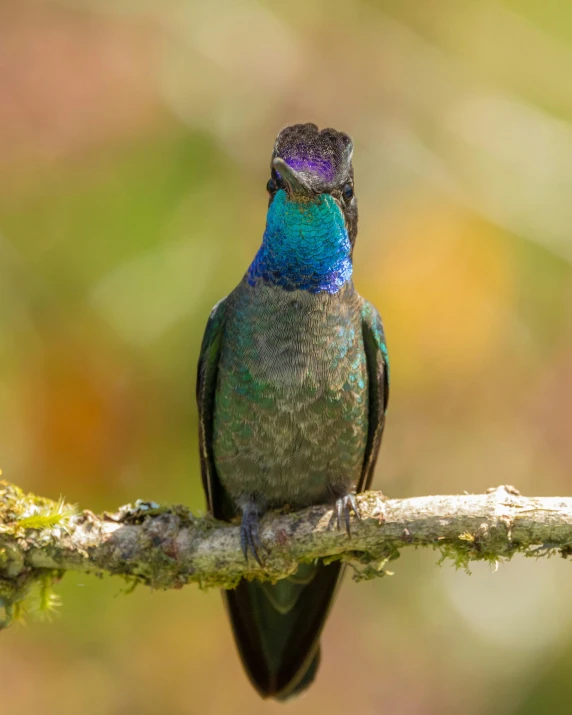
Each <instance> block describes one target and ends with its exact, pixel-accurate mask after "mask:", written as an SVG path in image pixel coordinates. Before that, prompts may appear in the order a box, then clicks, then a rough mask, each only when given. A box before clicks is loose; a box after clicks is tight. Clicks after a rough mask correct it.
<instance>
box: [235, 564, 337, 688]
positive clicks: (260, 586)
mask: <svg viewBox="0 0 572 715" xmlns="http://www.w3.org/2000/svg"><path fill="white" fill-rule="evenodd" d="M341 572H342V566H341V564H340V563H339V562H335V563H332V564H328V565H325V564H323V563H321V562H319V563H318V564H316V565H309V564H301V565H300V567H299V568H298V571H297V572H296V574H294V575H293V576H290V577H289V578H285V579H282V580H280V581H278V582H277V583H275V584H270V583H260V582H257V581H245V580H244V579H243V580H242V581H240V583H239V584H238V586H237V588H236V589H234V590H232V591H225V592H224V596H225V600H226V604H227V608H228V612H229V614H230V620H231V624H232V629H233V632H234V638H235V641H236V644H237V647H238V651H239V653H240V657H241V658H242V662H243V664H244V667H245V670H246V672H247V673H248V675H249V677H250V680H251V682H252V684H253V685H254V687H255V688H256V690H258V692H259V693H260V695H261V696H262V697H265V698H266V697H272V698H275V699H277V700H287V699H289V698H290V697H292V696H294V695H297V694H298V693H300V692H301V691H302V690H304V689H305V688H307V687H308V686H309V685H310V683H311V682H312V681H313V680H314V677H315V675H316V671H317V670H318V665H319V662H320V642H319V639H320V634H321V632H322V628H323V626H324V622H325V620H326V616H327V615H328V611H329V608H330V605H331V602H332V598H333V596H334V593H335V591H336V586H337V584H338V582H339V580H340V577H341Z"/></svg>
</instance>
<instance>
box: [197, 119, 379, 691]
mask: <svg viewBox="0 0 572 715" xmlns="http://www.w3.org/2000/svg"><path fill="white" fill-rule="evenodd" d="M352 151H353V145H352V141H351V139H350V137H349V136H348V135H347V134H344V133H342V132H338V131H336V130H334V129H323V130H322V131H318V128H317V127H316V125H315V124H296V125H294V126H291V127H287V128H286V129H284V130H283V131H281V132H280V134H279V135H278V138H277V139H276V143H275V146H274V152H273V154H272V160H271V178H270V180H269V181H268V185H267V190H268V193H269V195H270V200H269V205H268V214H267V220H266V230H265V232H264V236H263V239H262V245H261V247H260V249H259V251H258V253H257V254H256V256H255V258H254V260H253V262H252V264H251V265H250V267H249V269H248V271H247V273H246V275H245V276H244V278H243V280H242V281H241V282H240V284H239V285H238V286H237V287H236V288H235V289H234V290H233V291H232V293H230V295H228V296H227V297H226V298H224V299H223V300H221V301H220V302H219V303H217V305H216V306H215V307H214V308H213V310H212V312H211V315H210V318H209V320H208V323H207V327H206V331H205V335H204V338H203V343H202V347H201V354H200V358H199V367H198V380H197V401H198V407H199V416H200V456H201V472H202V478H203V486H204V489H205V492H206V495H207V501H208V506H209V509H210V511H211V513H212V514H213V515H214V516H215V517H217V518H218V519H226V520H230V519H232V518H234V517H236V516H238V515H240V516H241V518H242V522H241V541H242V547H243V551H244V554H245V557H246V558H248V555H249V553H251V554H252V556H254V558H256V559H257V560H260V549H261V543H260V539H259V535H258V523H259V519H260V517H261V515H263V514H264V513H265V512H266V511H267V510H268V509H273V508H280V507H283V506H284V505H286V504H288V505H290V506H291V507H292V508H294V509H297V508H302V507H306V506H310V505H312V504H324V503H328V502H331V503H332V504H333V505H335V509H336V512H337V518H338V527H339V525H340V520H341V519H342V518H343V519H344V521H345V523H346V527H347V529H348V532H349V524H350V513H351V511H353V512H354V513H355V515H356V517H358V518H359V513H358V510H357V504H356V501H355V492H356V490H357V491H363V490H364V489H367V488H368V486H369V484H370V482H371V478H372V475H373V470H374V466H375V462H376V459H377V455H378V452H379V447H380V443H381V437H382V433H383V427H384V420H385V412H386V408H387V399H388V358H387V349H386V345H385V338H384V333H383V326H382V322H381V319H380V317H379V314H378V312H377V310H376V309H375V308H374V307H373V306H372V305H371V304H370V303H368V302H367V301H366V300H364V299H363V298H362V297H361V296H360V295H359V294H358V293H357V291H356V290H355V288H354V285H353V282H352V253H353V248H354V244H355V239H356V234H357V218H358V214H357V202H356V197H355V195H354V177H353V167H352ZM341 573H342V567H341V564H340V563H339V562H338V563H332V564H328V565H325V564H323V563H317V564H312V565H308V564H302V565H300V567H299V569H298V571H297V573H296V574H295V576H292V577H289V578H286V579H282V580H280V581H278V582H277V583H276V584H274V585H272V584H269V583H261V582H258V581H252V582H249V581H246V580H242V581H241V582H240V583H239V585H238V587H237V588H236V589H234V590H229V591H225V592H224V596H225V599H226V603H227V607H228V612H229V614H230V619H231V622H232V628H233V631H234V637H235V639H236V643H237V646H238V650H239V653H240V656H241V658H242V661H243V664H244V667H245V669H246V672H247V673H248V675H249V677H250V680H251V681H252V683H253V685H254V687H255V688H256V689H257V690H258V692H259V693H260V695H262V696H263V697H273V698H276V699H279V700H284V699H287V698H289V697H290V696H292V695H294V694H296V693H298V692H300V691H301V690H303V689H304V688H306V687H307V686H308V685H309V684H310V683H311V682H312V680H313V679H314V677H315V674H316V670H317V667H318V663H319V657H320V644H319V638H320V634H321V631H322V628H323V626H324V622H325V620H326V616H327V614H328V610H329V607H330V604H331V601H332V598H333V596H334V592H335V590H336V585H337V584H338V582H339V580H340V576H341Z"/></svg>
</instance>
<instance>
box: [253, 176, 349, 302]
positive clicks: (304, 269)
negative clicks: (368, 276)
mask: <svg viewBox="0 0 572 715" xmlns="http://www.w3.org/2000/svg"><path fill="white" fill-rule="evenodd" d="M350 254H351V243H350V239H349V236H348V232H347V230H346V226H345V222H344V217H343V214H342V211H341V209H340V207H339V206H338V204H337V203H336V201H335V200H334V199H333V198H332V197H331V196H330V195H329V194H320V195H319V196H317V197H315V198H313V199H306V200H305V199H301V200H300V199H297V200H296V199H294V200H291V199H289V198H288V196H287V195H286V192H285V191H284V190H283V189H281V190H280V191H278V193H277V194H276V196H275V197H274V200H273V201H272V203H271V204H270V206H269V207H268V215H267V218H266V230H265V231H264V237H263V239H262V246H261V247H260V249H259V251H258V253H257V254H256V256H255V258H254V261H253V262H252V264H251V266H250V268H249V269H248V282H249V283H250V285H254V284H255V283H256V281H257V279H259V278H260V279H262V280H264V281H266V282H268V283H271V284H272V285H277V286H280V287H281V288H285V289H286V290H306V291H309V292H310V293H322V292H324V291H326V292H328V293H337V292H338V291H339V290H340V288H341V287H342V286H343V285H344V283H345V282H346V281H348V280H349V279H350V278H351V275H352V262H351V258H350Z"/></svg>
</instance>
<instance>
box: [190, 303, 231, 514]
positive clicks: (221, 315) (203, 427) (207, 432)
mask: <svg viewBox="0 0 572 715" xmlns="http://www.w3.org/2000/svg"><path fill="white" fill-rule="evenodd" d="M227 303H228V296H227V298H223V300H221V301H219V302H218V303H217V304H216V305H215V307H214V308H213V309H212V311H211V314H210V316H209V319H208V322H207V327H206V328H205V334H204V336H203V342H202V345H201V353H200V356H199V364H198V369H197V406H198V409H199V450H200V457H201V476H202V480H203V488H204V490H205V494H206V497H207V505H208V508H209V510H210V512H211V514H213V515H214V516H215V517H217V518H219V519H220V518H222V514H221V513H219V512H220V511H221V509H222V499H221V494H220V491H221V487H220V483H219V480H218V476H217V473H216V468H215V463H214V455H213V416H214V402H215V389H216V383H217V373H218V363H219V358H220V353H221V344H222V336H223V332H224V324H225V319H226V312H227V307H228V306H227Z"/></svg>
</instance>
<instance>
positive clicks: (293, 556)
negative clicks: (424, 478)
mask: <svg viewBox="0 0 572 715" xmlns="http://www.w3.org/2000/svg"><path fill="white" fill-rule="evenodd" d="M357 501H358V505H359V511H360V517H361V518H360V519H359V520H358V519H357V518H356V517H355V516H353V515H352V519H351V535H350V536H348V534H347V533H346V531H345V526H344V527H342V529H341V530H339V529H338V528H337V525H336V524H335V521H334V520H333V519H332V509H331V508H330V507H329V506H315V507H310V508H308V509H303V510H301V511H297V512H291V513H285V512H272V513H269V514H267V515H266V516H265V517H264V518H263V519H262V522H261V530H260V536H261V540H262V543H263V544H264V546H265V547H266V548H267V551H265V552H263V553H262V558H263V567H260V566H259V565H258V564H257V563H256V562H255V561H254V559H249V560H248V562H247V561H246V560H245V559H244V556H243V554H242V552H241V549H240V533H239V532H240V529H239V526H238V525H236V524H227V523H223V522H217V521H215V520H214V519H213V518H212V517H210V516H208V515H206V516H202V517H197V516H193V515H192V514H191V513H190V512H189V511H188V509H186V508H185V507H183V506H173V507H165V506H159V505H158V504H155V503H153V502H142V501H137V502H136V503H135V505H133V506H131V505H127V506H124V507H121V508H120V509H119V510H118V511H117V512H116V513H114V514H108V513H104V514H102V515H99V516H97V515H95V514H93V513H92V512H90V511H83V512H77V511H76V510H74V509H73V507H69V506H68V505H66V504H64V503H62V502H59V503H55V502H52V501H50V500H48V499H44V498H41V497H37V496H35V495H31V494H24V493H23V492H22V491H21V490H20V489H19V488H18V487H16V486H14V485H12V484H9V483H7V482H0V605H1V604H2V603H3V604H4V606H5V609H6V612H7V613H8V611H9V610H10V608H11V605H12V604H14V603H17V602H18V601H21V600H22V599H24V598H25V596H26V595H27V593H28V591H29V589H30V586H31V585H32V584H33V583H34V582H37V581H40V580H41V579H46V577H50V578H53V577H54V576H57V575H61V574H62V573H63V572H65V571H80V572H83V573H93V574H104V573H108V574H114V575H121V576H124V577H128V578H129V579H130V580H131V581H132V582H133V583H137V582H141V583H145V584H147V585H149V586H151V587H153V588H162V589H166V588H180V587H181V586H183V585H185V584H187V583H191V582H196V583H198V584H200V585H201V586H203V587H208V586H217V587H220V588H232V587H233V586H235V585H236V583H237V582H238V580H239V579H240V578H241V577H246V578H263V579H270V580H273V581H275V580H277V579H279V578H283V577H285V576H287V575H289V574H291V573H293V572H294V571H295V570H296V568H297V565H298V563H300V562H304V561H305V562H308V561H313V560H315V559H317V558H322V559H326V560H336V559H342V560H343V561H347V562H349V563H350V564H351V565H352V566H353V567H354V577H355V578H357V579H358V580H360V579H364V578H372V577H374V576H380V575H384V573H385V566H386V565H387V563H388V561H390V560H392V559H394V558H396V557H397V556H398V555H399V551H400V549H402V548H404V547H408V546H415V547H419V546H429V547H432V548H434V549H437V550H438V551H439V552H440V556H441V560H443V559H448V558H450V559H452V560H453V562H454V564H455V565H456V566H457V567H464V568H466V569H468V565H469V563H470V562H471V561H473V560H483V559H484V560H487V561H490V562H493V563H497V562H498V561H499V560H502V559H506V558H510V557H511V556H512V555H513V554H515V553H523V554H524V555H526V556H535V557H537V556H543V555H548V554H553V553H555V552H559V553H560V554H561V555H562V556H565V557H566V556H569V555H570V553H572V497H529V498H527V497H523V496H521V495H520V494H519V492H518V491H517V490H516V489H514V487H510V486H502V487H498V488H497V489H492V490H489V491H488V492H487V493H486V494H462V495H457V496H425V497H415V498H412V499H387V498H386V497H384V496H383V495H382V494H381V493H380V492H373V491H372V492H366V493H365V494H362V495H360V496H358V499H357Z"/></svg>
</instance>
